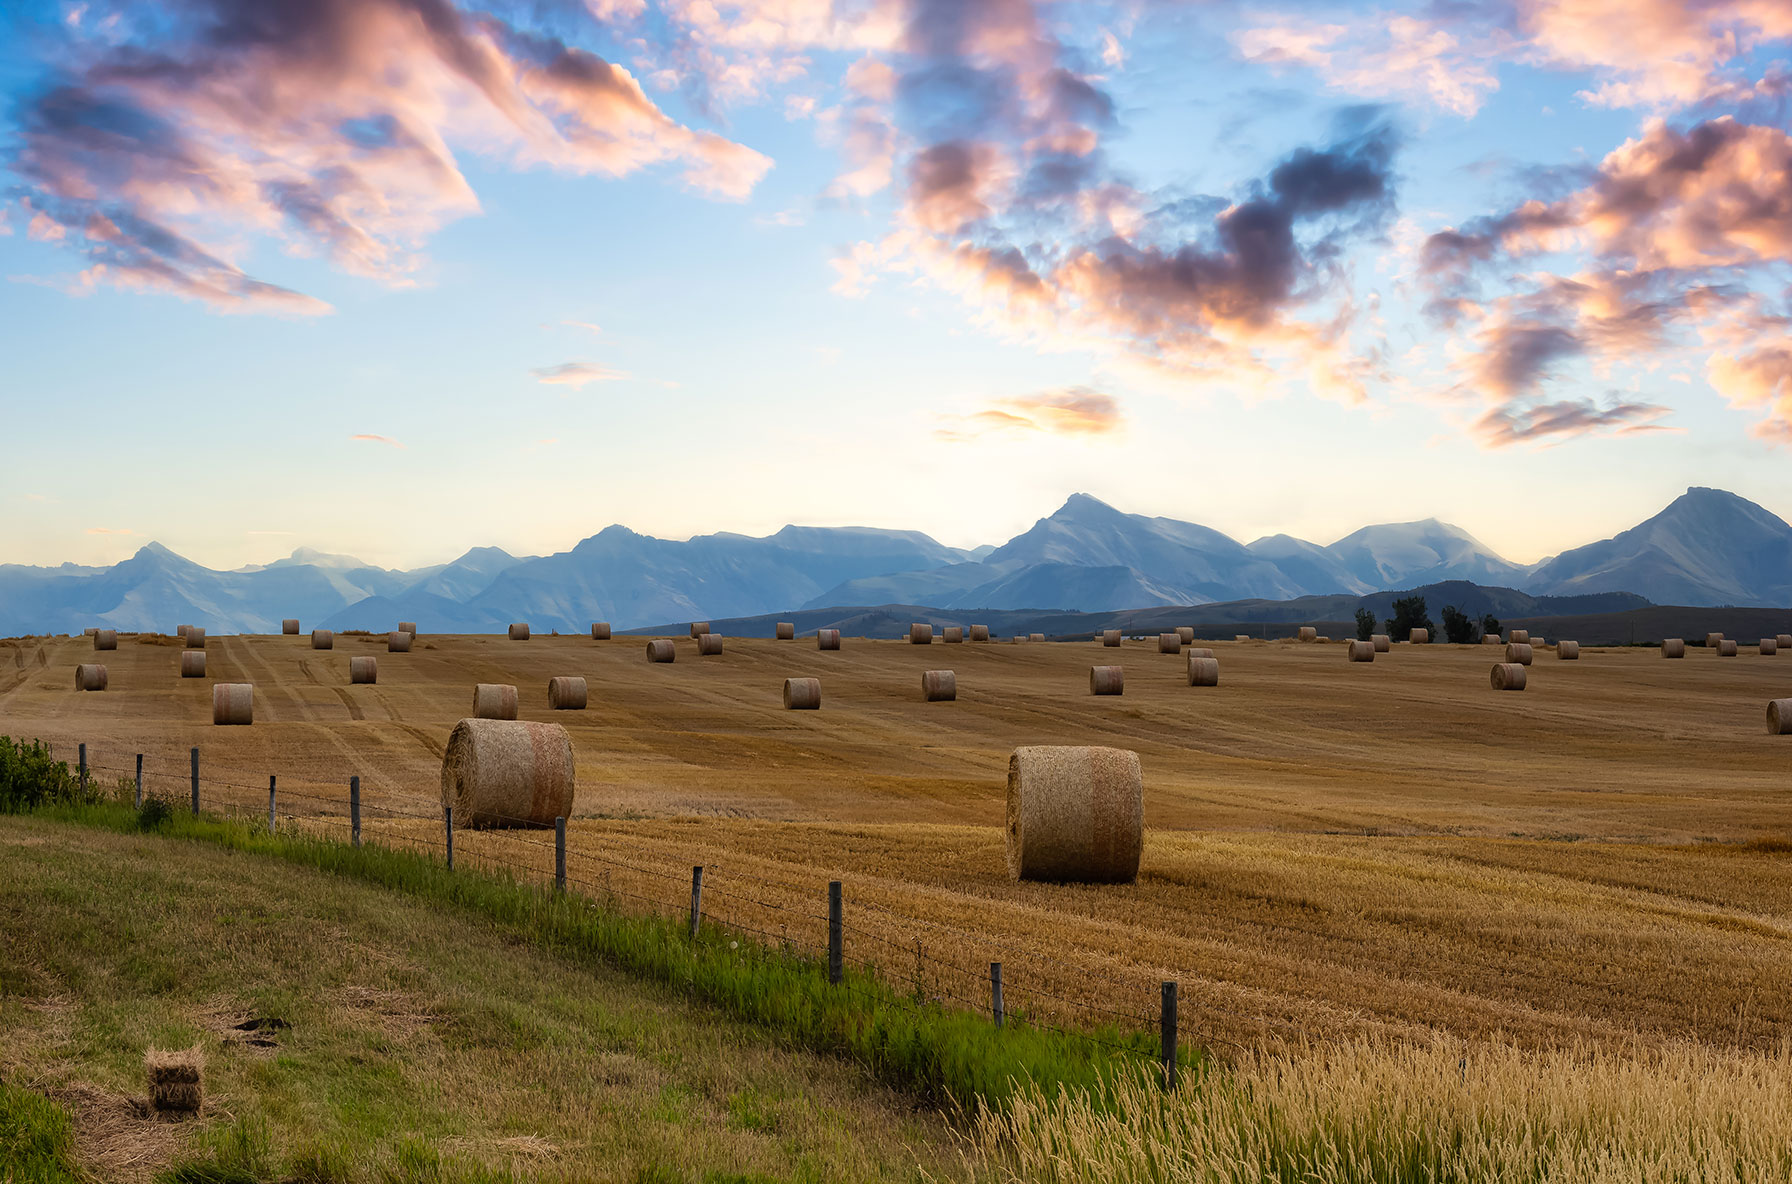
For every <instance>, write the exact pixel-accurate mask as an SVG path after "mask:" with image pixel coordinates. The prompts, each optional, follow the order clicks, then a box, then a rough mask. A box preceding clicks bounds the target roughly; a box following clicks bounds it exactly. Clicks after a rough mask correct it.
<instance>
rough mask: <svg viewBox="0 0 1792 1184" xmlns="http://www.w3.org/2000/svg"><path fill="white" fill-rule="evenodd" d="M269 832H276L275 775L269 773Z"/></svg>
mask: <svg viewBox="0 0 1792 1184" xmlns="http://www.w3.org/2000/svg"><path fill="white" fill-rule="evenodd" d="M268 833H269V834H273V833H274V775H273V774H272V773H269V774H268Z"/></svg>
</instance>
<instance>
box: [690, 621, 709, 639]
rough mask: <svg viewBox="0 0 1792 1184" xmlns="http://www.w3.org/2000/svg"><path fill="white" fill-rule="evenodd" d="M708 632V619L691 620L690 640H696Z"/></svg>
mask: <svg viewBox="0 0 1792 1184" xmlns="http://www.w3.org/2000/svg"><path fill="white" fill-rule="evenodd" d="M708 632H709V622H708V621H692V622H691V640H692V641H695V640H697V639H698V638H699V637H702V636H703V635H704V634H705V633H708Z"/></svg>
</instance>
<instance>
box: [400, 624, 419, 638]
mask: <svg viewBox="0 0 1792 1184" xmlns="http://www.w3.org/2000/svg"><path fill="white" fill-rule="evenodd" d="M398 631H399V632H400V633H409V634H410V635H411V636H412V637H415V636H417V622H415V621H400V622H398Z"/></svg>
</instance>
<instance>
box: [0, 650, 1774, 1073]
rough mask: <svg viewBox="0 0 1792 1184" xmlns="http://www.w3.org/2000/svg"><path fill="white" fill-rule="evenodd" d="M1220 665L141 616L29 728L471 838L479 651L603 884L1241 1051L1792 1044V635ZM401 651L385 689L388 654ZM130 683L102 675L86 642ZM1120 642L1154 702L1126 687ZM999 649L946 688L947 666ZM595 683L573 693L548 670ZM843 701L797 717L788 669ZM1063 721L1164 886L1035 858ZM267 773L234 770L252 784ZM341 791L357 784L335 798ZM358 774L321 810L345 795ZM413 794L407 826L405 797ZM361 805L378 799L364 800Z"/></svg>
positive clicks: (84, 655) (7, 687) (55, 688)
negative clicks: (1672, 657)
mask: <svg viewBox="0 0 1792 1184" xmlns="http://www.w3.org/2000/svg"><path fill="white" fill-rule="evenodd" d="M1200 644H1206V645H1211V646H1212V648H1213V649H1214V650H1215V652H1216V653H1217V654H1218V656H1219V659H1220V666H1221V681H1220V686H1219V687H1217V688H1194V687H1190V686H1188V685H1187V683H1186V679H1185V677H1184V673H1183V671H1184V659H1183V658H1181V657H1179V656H1177V657H1172V656H1168V655H1160V654H1158V653H1157V652H1156V642H1155V639H1153V640H1152V641H1151V642H1148V643H1145V642H1128V643H1126V644H1125V646H1124V647H1123V648H1122V649H1121V650H1119V651H1118V652H1116V651H1114V650H1111V649H1104V648H1102V647H1101V646H1100V645H1099V644H1096V643H1081V642H1079V643H1034V644H1025V645H1014V644H1010V643H995V644H989V645H971V644H968V643H967V644H963V645H951V646H947V645H944V644H942V643H939V642H937V641H936V642H935V644H934V645H932V646H931V647H927V648H923V647H919V646H912V645H909V644H907V643H906V642H893V641H883V642H871V641H864V640H860V639H847V640H846V641H845V642H844V643H843V645H844V648H843V649H842V650H840V651H839V652H837V653H824V652H821V651H818V650H817V649H816V647H815V643H814V640H813V638H806V639H799V640H797V641H792V642H774V641H763V640H741V639H734V638H730V639H728V640H727V642H726V651H725V653H724V654H722V655H721V656H718V657H708V658H703V657H699V656H698V654H697V649H696V643H695V642H692V641H690V640H688V639H683V638H681V639H678V640H677V645H678V660H677V661H676V662H675V663H674V664H672V665H669V666H668V665H652V664H649V663H648V662H647V661H646V660H645V655H644V645H645V640H644V639H640V638H618V639H616V640H613V641H609V642H593V641H591V640H588V639H585V638H581V637H542V636H538V637H536V638H534V639H533V640H530V641H527V642H511V641H508V640H506V639H503V638H499V637H432V636H429V635H428V634H424V635H422V636H420V637H419V638H418V639H417V646H416V648H415V650H414V651H413V652H412V653H410V654H387V653H386V652H385V639H384V637H383V635H382V636H380V637H378V638H377V639H376V638H363V637H346V636H338V638H337V641H336V648H335V649H334V650H333V651H328V652H322V651H313V650H312V649H311V648H310V644H309V638H308V637H213V638H211V639H209V641H208V646H207V653H208V662H209V667H210V668H209V670H208V677H207V678H205V679H192V680H185V681H184V682H183V680H181V679H179V678H178V677H177V676H176V675H177V667H178V658H179V645H178V643H176V642H174V641H173V640H172V639H163V643H159V644H149V643H145V642H144V641H141V640H139V639H138V638H135V637H129V636H127V637H121V638H120V641H119V648H118V650H117V651H116V652H110V653H105V654H98V655H95V654H94V653H93V652H92V649H91V642H90V641H89V640H87V639H85V638H52V639H47V640H46V639H26V640H23V641H9V642H0V732H4V733H8V734H11V735H14V736H18V737H40V738H42V739H45V740H48V741H51V742H52V743H54V744H56V745H57V746H58V749H59V752H67V753H68V755H71V756H72V749H67V748H65V746H68V745H72V744H74V743H77V742H80V741H85V742H86V743H87V744H88V745H89V751H90V756H91V759H92V760H93V761H94V762H95V764H96V766H98V767H99V768H100V769H101V771H102V772H103V773H104V774H106V775H108V776H109V775H111V774H112V773H113V772H114V771H117V770H128V769H129V768H130V767H131V766H132V764H133V760H134V754H136V753H138V752H142V753H144V754H145V769H146V776H147V780H148V781H149V784H150V787H151V788H152V789H157V788H160V789H162V790H164V791H167V792H170V793H175V794H178V795H181V796H183V797H184V795H185V792H186V784H187V768H188V755H187V754H188V750H189V748H190V747H191V746H193V745H198V746H200V748H201V749H202V764H203V770H204V779H205V787H204V792H205V795H206V800H207V803H208V804H209V805H213V806H216V805H219V804H222V803H224V802H225V801H234V802H236V803H239V804H241V805H242V806H244V807H245V808H256V807H258V808H260V809H265V801H266V799H265V785H266V777H267V775H268V774H270V773H272V774H278V775H279V778H280V785H281V787H282V792H283V795H284V800H283V805H282V813H283V814H284V813H286V812H287V811H289V810H290V811H292V812H294V813H310V812H317V811H322V812H324V813H327V814H332V815H334V816H336V817H337V818H338V819H339V817H340V815H341V813H342V809H343V803H344V800H345V798H346V792H347V781H348V778H349V776H350V775H358V776H360V777H361V780H362V786H363V794H364V802H365V803H366V811H365V812H366V820H365V825H366V829H367V832H368V834H369V835H384V836H389V837H391V838H394V839H397V838H400V837H410V838H415V839H420V840H421V839H426V840H428V841H432V842H439V841H440V837H441V836H440V824H439V822H437V821H435V819H434V816H435V814H436V813H437V812H438V807H437V800H436V786H437V778H438V770H439V766H440V758H441V752H442V746H443V744H444V742H445V740H446V738H447V734H448V731H449V729H450V728H451V727H452V725H453V723H454V722H455V721H456V720H457V719H459V718H461V717H462V716H463V715H465V714H466V712H467V710H468V707H469V704H470V702H471V698H472V687H473V684H474V683H476V682H511V683H515V684H516V685H517V686H518V688H519V691H520V693H521V699H522V705H523V706H522V712H521V716H522V718H526V719H536V720H549V719H551V720H552V721H553V722H557V723H561V724H564V725H566V726H567V728H568V730H569V731H570V732H571V734H572V737H573V744H574V747H575V750H576V752H577V757H578V762H579V794H578V800H577V803H576V806H575V814H576V817H575V819H574V821H573V822H572V824H571V826H570V827H569V831H570V837H569V843H568V846H569V850H570V857H569V874H570V875H571V876H572V877H573V878H574V879H576V880H578V881H581V882H582V883H583V884H584V885H585V886H586V888H587V890H588V891H592V892H596V893H598V894H604V893H609V894H613V895H615V896H616V897H617V898H618V899H622V900H628V899H630V898H642V899H643V900H653V901H656V902H660V903H661V904H663V905H664V906H665V907H668V908H680V907H683V904H684V902H685V901H686V900H687V899H688V891H689V881H690V868H691V866H692V865H693V864H696V863H701V864H704V865H705V866H706V868H707V869H708V870H707V871H706V888H705V904H706V909H707V911H708V913H709V914H710V915H711V916H713V917H715V918H717V919H719V920H722V921H724V922H728V923H734V924H738V925H740V926H741V927H743V928H751V929H753V930H754V931H757V932H761V933H766V934H769V935H770V936H771V937H773V938H774V939H778V940H789V941H792V942H796V943H799V944H803V945H807V946H814V945H816V944H818V943H819V942H820V941H821V939H822V934H823V932H824V923H823V921H822V918H823V916H824V907H823V900H824V890H825V884H826V882H827V881H828V880H830V879H840V880H842V881H844V883H845V894H846V901H847V921H848V926H849V935H848V952H849V956H851V957H854V958H857V959H862V960H867V961H873V962H876V963H877V964H878V965H879V966H880V967H882V968H883V969H884V970H885V971H886V972H887V973H890V974H892V975H893V976H895V977H898V978H900V979H902V980H904V981H914V983H915V986H916V989H917V990H918V991H919V992H921V993H923V994H927V995H934V996H941V997H946V998H955V999H959V1000H962V1001H965V1002H967V1003H970V1004H973V1005H981V1004H982V1003H984V1002H986V1001H987V997H988V994H987V986H986V984H985V976H986V974H987V967H988V963H989V962H990V961H992V960H1000V961H1002V962H1003V963H1004V979H1005V984H1004V985H1005V989H1006V994H1007V996H1008V1000H1009V1004H1010V1006H1011V1007H1013V1006H1016V1005H1019V1006H1022V1007H1027V1008H1031V1009H1033V1010H1034V1011H1036V1012H1037V1013H1039V1014H1041V1015H1045V1016H1051V1017H1054V1018H1059V1019H1062V1020H1063V1021H1065V1022H1074V1023H1082V1024H1089V1023H1095V1022H1099V1021H1100V1020H1102V1019H1104V1018H1109V1019H1114V1020H1117V1021H1119V1022H1127V1023H1135V1022H1136V1023H1144V1022H1148V1021H1152V1020H1154V1019H1155V1012H1154V1009H1155V1006H1156V1002H1157V994H1158V990H1157V984H1158V983H1159V981H1160V980H1162V979H1166V978H1174V979H1177V980H1178V981H1179V982H1180V984H1181V992H1182V1009H1183V1024H1184V1030H1185V1033H1187V1034H1188V1035H1187V1037H1186V1038H1189V1039H1193V1040H1196V1041H1201V1042H1207V1043H1210V1044H1213V1045H1214V1046H1216V1047H1217V1048H1219V1049H1221V1050H1222V1051H1223V1050H1225V1049H1227V1048H1231V1047H1235V1046H1258V1045H1269V1046H1278V1045H1293V1044H1299V1043H1302V1042H1305V1041H1307V1040H1311V1039H1325V1038H1331V1037H1345V1036H1379V1035H1395V1036H1400V1035H1422V1034H1424V1033H1426V1032H1430V1031H1443V1032H1448V1033H1451V1034H1455V1035H1460V1036H1465V1037H1470V1038H1479V1037H1498V1038H1502V1039H1505V1040H1510V1041H1515V1042H1518V1043H1521V1044H1526V1045H1556V1044H1570V1043H1575V1042H1580V1043H1583V1044H1584V1043H1593V1044H1610V1045H1623V1044H1630V1043H1633V1042H1637V1041H1641V1042H1644V1043H1649V1042H1655V1041H1662V1040H1666V1039H1672V1038H1676V1037H1690V1038H1694V1039H1698V1040H1701V1041H1705V1042H1709V1043H1712V1044H1718V1045H1746V1046H1752V1047H1768V1046H1772V1045H1775V1044H1776V1043H1777V1042H1778V1041H1779V1040H1780V1039H1781V1038H1782V1036H1783V1035H1784V1034H1785V1032H1786V1030H1787V1025H1788V1024H1789V1023H1792V856H1789V855H1788V854H1787V853H1786V851H1792V843H1787V844H1785V851H1782V850H1780V849H1779V847H1780V844H1779V843H1778V840H1780V839H1782V838H1792V800H1789V798H1792V778H1788V775H1787V774H1788V771H1789V770H1792V737H1772V736H1768V735H1767V734H1766V732H1765V728H1764V725H1763V722H1762V719H1763V711H1764V707H1765V703H1766V701H1767V700H1768V699H1770V698H1775V697H1781V696H1787V695H1792V654H1786V655H1781V656H1778V657H1762V656H1759V655H1757V654H1756V653H1755V652H1754V649H1753V647H1752V646H1751V647H1745V648H1744V649H1743V651H1742V654H1741V655H1740V656H1738V657H1735V658H1727V659H1726V658H1718V657H1716V656H1715V655H1714V654H1710V653H1707V652H1705V651H1703V650H1693V651H1691V652H1689V654H1688V656H1687V657H1686V658H1685V659H1684V660H1681V661H1666V660H1663V659H1662V658H1660V657H1659V656H1658V654H1657V653H1656V652H1655V651H1653V650H1616V649H1614V650H1603V649H1593V650H1583V652H1582V658H1581V660H1580V661H1579V662H1561V661H1558V660H1557V658H1556V657H1555V654H1554V651H1553V650H1549V651H1540V652H1539V654H1538V657H1537V659H1536V665H1535V666H1533V667H1532V670H1531V684H1530V688H1529V689H1527V690H1526V691H1524V692H1522V693H1505V694H1501V693H1497V692H1494V691H1492V690H1491V689H1490V688H1489V686H1488V681H1487V674H1488V668H1489V666H1491V664H1492V663H1493V662H1494V661H1495V660H1496V659H1497V657H1498V656H1499V651H1498V650H1497V649H1496V648H1495V647H1492V646H1464V647H1453V646H1447V645H1435V646H1428V647H1410V646H1404V645H1401V646H1396V647H1395V648H1394V651H1393V652H1392V653H1388V654H1381V655H1378V656H1377V659H1376V661H1375V662H1374V663H1373V664H1369V665H1361V664H1351V663H1348V662H1347V661H1346V660H1345V657H1344V647H1343V646H1342V645H1339V644H1330V645H1316V644H1314V645H1302V644H1299V643H1293V642H1278V643H1263V642H1251V643H1237V644H1235V643H1206V642H1203V643H1200ZM368 653H373V654H377V655H378V657H379V665H380V671H379V676H380V677H379V683H378V685H376V686H350V685H349V680H348V659H349V657H350V656H351V655H355V654H368ZM92 660H100V661H103V662H105V664H106V665H107V666H108V668H109V670H110V689H109V690H107V691H106V692H104V693H89V694H79V693H77V692H75V691H74V689H73V679H74V675H73V669H74V665H75V664H76V663H77V662H81V661H92ZM1115 661H1118V662H1120V663H1121V664H1123V665H1124V666H1125V668H1126V694H1125V695H1124V696H1123V697H1120V698H1095V697H1092V696H1090V695H1089V694H1088V668H1089V667H1090V666H1091V665H1093V664H1098V663H1102V664H1105V663H1109V662H1115ZM930 668H950V669H953V670H955V671H956V672H957V676H958V687H959V698H958V701H957V702H955V703H932V704H929V703H924V702H922V700H921V694H920V677H921V672H922V671H923V670H926V669H930ZM559 674H576V675H582V676H584V677H585V678H586V679H587V680H588V682H589V685H590V694H591V698H590V706H589V708H588V709H587V710H586V711H583V712H551V711H549V710H548V708H547V680H548V679H549V678H550V677H551V676H554V675H559ZM794 675H814V676H818V677H819V678H820V679H821V680H822V686H823V706H822V710H821V711H819V712H786V711H784V710H782V707H781V704H780V699H779V692H780V688H781V685H782V680H783V679H784V678H785V677H787V676H794ZM238 680H242V681H252V682H254V683H255V684H256V702H255V715H256V722H255V725H254V726H253V727H250V728H214V727H212V726H211V723H210V719H211V715H210V688H211V684H212V683H213V682H215V681H238ZM1021 744H1112V745H1118V746H1122V747H1127V748H1132V749H1134V750H1136V751H1137V752H1138V753H1139V754H1140V757H1141V760H1142V762H1143V766H1144V772H1145V793H1146V802H1145V810H1146V823H1147V827H1148V832H1147V839H1146V847H1145V857H1144V863H1143V869H1142V873H1141V876H1140V879H1139V882H1138V883H1137V884H1135V885H1128V886H1118V887H1115V886H1106V887H1088V886H1074V885H1071V886H1059V885H1039V884H1027V885H1020V884H1015V883H1013V882H1011V881H1010V880H1009V879H1008V877H1007V873H1006V868H1005V865H1004V862H1003V847H1002V830H1001V827H1002V822H1003V809H1004V805H1003V802H1004V777H1005V773H1006V766H1007V757H1008V753H1009V752H1010V750H1012V749H1013V748H1014V747H1015V746H1016V745H1021ZM225 782H229V783H232V784H231V785H226V784H224V783H225ZM300 795H316V796H315V797H304V796H300ZM320 799H321V800H320ZM400 815H402V816H400ZM332 825H336V824H335V823H332ZM548 838H549V837H548V836H546V835H543V834H542V833H540V832H532V833H527V834H503V833H483V834H467V833H462V834H459V835H457V836H456V848H457V857H458V858H460V859H463V860H471V861H475V862H477V861H481V860H486V861H493V862H497V861H502V862H504V863H509V864H522V865H526V866H528V867H531V868H534V869H537V870H539V871H542V872H547V871H550V870H551V867H552V854H553V853H552V848H551V845H550V844H549V842H548Z"/></svg>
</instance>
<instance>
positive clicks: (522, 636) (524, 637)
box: [510, 621, 529, 641]
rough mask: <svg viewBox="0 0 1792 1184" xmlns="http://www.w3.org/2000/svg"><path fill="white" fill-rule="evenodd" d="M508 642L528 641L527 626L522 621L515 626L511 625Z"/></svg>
mask: <svg viewBox="0 0 1792 1184" xmlns="http://www.w3.org/2000/svg"><path fill="white" fill-rule="evenodd" d="M510 640H512V641H528V640H529V626H528V624H527V623H526V622H523V621H518V622H517V623H516V624H514V625H512V626H511V627H510Z"/></svg>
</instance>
